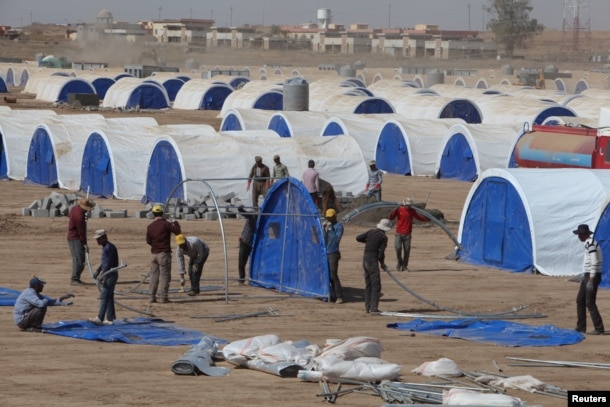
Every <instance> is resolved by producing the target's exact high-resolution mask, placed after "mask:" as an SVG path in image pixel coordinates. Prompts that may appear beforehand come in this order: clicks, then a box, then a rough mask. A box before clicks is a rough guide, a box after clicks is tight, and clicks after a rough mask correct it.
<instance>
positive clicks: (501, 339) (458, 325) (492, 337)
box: [387, 319, 584, 347]
mask: <svg viewBox="0 0 610 407" xmlns="http://www.w3.org/2000/svg"><path fill="white" fill-rule="evenodd" d="M387 327H388V328H394V329H399V330H401V331H414V332H421V333H426V334H430V335H437V336H448V337H450V338H459V339H466V340H469V341H479V342H486V343H493V344H496V345H502V346H513V347H517V346H561V345H573V344H576V343H579V342H582V340H583V339H584V335H583V334H581V333H580V332H576V331H574V330H571V329H561V328H557V327H555V326H553V325H542V326H530V325H525V324H519V323H514V322H506V321H480V320H477V319H457V320H453V321H431V322H429V321H424V320H422V319H415V320H413V321H411V322H405V323H393V324H388V325H387Z"/></svg>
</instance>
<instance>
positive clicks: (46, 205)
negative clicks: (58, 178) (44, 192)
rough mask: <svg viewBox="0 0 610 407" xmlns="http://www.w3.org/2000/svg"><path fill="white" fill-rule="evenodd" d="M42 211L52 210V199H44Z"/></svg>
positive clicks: (41, 205)
mask: <svg viewBox="0 0 610 407" xmlns="http://www.w3.org/2000/svg"><path fill="white" fill-rule="evenodd" d="M40 208H41V209H49V208H51V198H49V197H46V198H42V203H41V204H40Z"/></svg>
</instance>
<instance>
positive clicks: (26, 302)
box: [13, 277, 74, 332]
mask: <svg viewBox="0 0 610 407" xmlns="http://www.w3.org/2000/svg"><path fill="white" fill-rule="evenodd" d="M45 284H46V282H45V281H43V280H41V279H39V278H38V277H34V278H32V279H31V280H30V287H29V288H26V289H25V290H24V291H23V292H22V293H21V294H19V297H17V301H15V309H14V310H13V319H14V320H15V325H17V327H19V328H20V329H21V330H23V331H27V332H42V323H43V322H44V317H45V315H46V314H47V307H48V306H55V305H72V301H68V302H64V301H65V300H66V299H68V298H70V297H74V296H73V295H72V294H65V295H62V296H61V297H59V298H58V299H52V298H45V297H43V296H42V294H41V292H42V290H43V289H44V285H45Z"/></svg>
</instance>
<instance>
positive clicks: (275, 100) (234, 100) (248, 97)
mask: <svg viewBox="0 0 610 407" xmlns="http://www.w3.org/2000/svg"><path fill="white" fill-rule="evenodd" d="M283 92H284V88H283V85H281V84H278V83H277V82H275V81H260V80H257V81H250V82H248V83H246V84H244V86H242V87H241V88H240V89H237V90H235V91H233V92H232V93H231V94H230V95H229V96H227V98H226V99H225V102H224V103H223V105H222V109H221V111H220V115H219V116H220V117H224V116H225V115H226V114H227V111H228V110H229V109H233V108H241V109H261V110H282V109H283V108H284V96H283Z"/></svg>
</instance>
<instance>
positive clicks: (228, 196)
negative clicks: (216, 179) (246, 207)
mask: <svg viewBox="0 0 610 407" xmlns="http://www.w3.org/2000/svg"><path fill="white" fill-rule="evenodd" d="M233 198H235V193H234V192H229V193H228V194H224V195H222V196H221V197H220V198H218V199H219V200H221V201H223V202H231V199H233Z"/></svg>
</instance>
